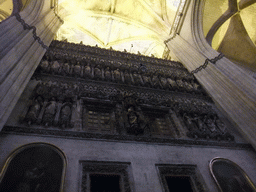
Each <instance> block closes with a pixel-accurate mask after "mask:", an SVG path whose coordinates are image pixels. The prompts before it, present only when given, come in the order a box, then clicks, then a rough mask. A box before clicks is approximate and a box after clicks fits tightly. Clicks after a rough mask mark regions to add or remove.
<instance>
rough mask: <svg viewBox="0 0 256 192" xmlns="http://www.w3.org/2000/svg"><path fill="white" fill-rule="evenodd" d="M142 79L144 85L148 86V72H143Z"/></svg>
mask: <svg viewBox="0 0 256 192" xmlns="http://www.w3.org/2000/svg"><path fill="white" fill-rule="evenodd" d="M142 79H143V82H144V86H146V87H150V85H151V83H150V77H149V76H148V74H143V75H142Z"/></svg>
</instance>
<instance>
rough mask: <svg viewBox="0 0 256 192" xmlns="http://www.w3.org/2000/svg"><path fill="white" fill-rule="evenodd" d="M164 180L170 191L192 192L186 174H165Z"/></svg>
mask: <svg viewBox="0 0 256 192" xmlns="http://www.w3.org/2000/svg"><path fill="white" fill-rule="evenodd" d="M165 180H166V183H167V185H168V189H169V191H170V192H180V191H182V192H193V190H192V187H191V184H190V178H189V177H187V176H165Z"/></svg>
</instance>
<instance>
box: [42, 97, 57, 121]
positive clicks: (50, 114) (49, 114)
mask: <svg viewBox="0 0 256 192" xmlns="http://www.w3.org/2000/svg"><path fill="white" fill-rule="evenodd" d="M56 111H57V102H56V100H55V98H52V100H51V101H50V102H49V104H48V105H47V106H46V108H45V111H44V117H43V123H44V125H45V126H50V125H52V123H53V120H54V117H55V114H56Z"/></svg>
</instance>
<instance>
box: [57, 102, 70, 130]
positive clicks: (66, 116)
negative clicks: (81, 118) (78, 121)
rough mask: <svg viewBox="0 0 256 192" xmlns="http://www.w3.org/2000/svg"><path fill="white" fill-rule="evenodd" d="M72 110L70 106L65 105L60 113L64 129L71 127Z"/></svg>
mask: <svg viewBox="0 0 256 192" xmlns="http://www.w3.org/2000/svg"><path fill="white" fill-rule="evenodd" d="M71 114H72V110H71V107H70V105H68V104H65V105H64V106H63V107H62V108H61V111H60V125H61V127H62V128H67V127H69V126H70V119H71Z"/></svg>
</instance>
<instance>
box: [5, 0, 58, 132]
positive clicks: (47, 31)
mask: <svg viewBox="0 0 256 192" xmlns="http://www.w3.org/2000/svg"><path fill="white" fill-rule="evenodd" d="M19 16H20V17H19ZM61 23H62V21H61V20H60V19H59V18H58V17H57V16H56V14H55V13H54V9H51V2H50V0H37V1H30V3H29V4H28V5H27V6H26V7H25V8H24V9H23V10H22V11H21V12H20V13H19V15H13V16H11V17H9V18H8V19H6V20H4V21H3V22H2V23H1V24H0V66H1V68H0V90H1V91H0V130H1V129H2V127H3V126H4V124H5V122H6V121H7V119H8V117H9V115H10V113H11V111H12V109H13V108H14V106H15V105H16V102H17V101H18V99H19V97H20V95H21V93H22V92H23V90H24V89H25V87H26V85H27V83H28V81H29V80H30V78H31V76H32V75H33V73H34V71H35V69H36V68H37V66H38V64H39V62H40V60H41V59H42V57H43V55H44V53H45V51H46V48H47V46H49V45H50V43H51V41H52V39H53V37H54V34H55V33H56V32H57V30H58V29H59V27H60V25H61Z"/></svg>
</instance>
